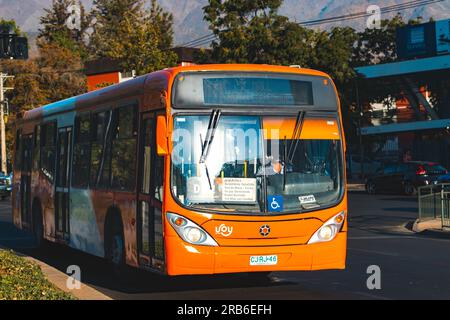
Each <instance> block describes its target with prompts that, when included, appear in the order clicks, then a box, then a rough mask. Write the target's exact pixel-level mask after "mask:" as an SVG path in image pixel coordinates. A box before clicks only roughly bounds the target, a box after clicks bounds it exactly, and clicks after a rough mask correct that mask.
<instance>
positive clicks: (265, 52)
mask: <svg viewBox="0 0 450 320" xmlns="http://www.w3.org/2000/svg"><path fill="white" fill-rule="evenodd" d="M281 3H282V1H281V0H262V1H252V0H244V1H242V0H210V1H209V5H207V6H205V7H204V8H203V10H204V13H205V20H206V21H207V22H208V23H209V24H210V26H209V29H210V30H211V31H212V32H213V33H214V34H215V35H216V37H217V39H218V40H216V41H213V43H212V53H211V56H210V57H209V58H210V59H212V60H213V61H215V62H221V63H275V62H276V61H278V60H280V59H279V58H280V56H283V53H281V52H280V51H282V50H283V49H284V48H285V47H286V46H285V44H286V42H284V41H283V40H284V39H282V38H281V35H286V33H290V34H291V35H292V34H293V33H295V32H292V30H293V29H295V30H298V28H295V27H294V25H292V24H289V22H288V19H287V18H286V17H284V16H281V15H278V9H279V7H280V6H281ZM286 56H287V55H286V54H285V53H284V57H286Z"/></svg>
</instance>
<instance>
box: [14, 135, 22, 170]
mask: <svg viewBox="0 0 450 320" xmlns="http://www.w3.org/2000/svg"><path fill="white" fill-rule="evenodd" d="M21 158H22V131H21V130H20V129H19V130H17V131H16V153H15V156H14V168H15V169H16V170H22V165H21Z"/></svg>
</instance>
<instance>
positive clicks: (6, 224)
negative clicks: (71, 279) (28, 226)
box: [0, 202, 112, 300]
mask: <svg viewBox="0 0 450 320" xmlns="http://www.w3.org/2000/svg"><path fill="white" fill-rule="evenodd" d="M32 247H33V240H32V237H31V235H30V234H28V233H26V232H24V231H21V230H18V229H17V228H15V227H14V225H13V224H12V222H11V207H10V206H9V205H7V204H6V203H5V202H1V203H0V249H3V250H14V253H16V254H17V255H19V256H21V257H23V258H25V259H26V260H29V261H32V262H34V263H36V264H37V265H39V267H40V268H41V270H42V272H43V273H44V274H45V276H46V277H47V279H48V280H49V281H50V282H52V283H53V284H54V285H55V286H56V287H58V288H59V289H61V290H63V291H65V292H69V293H71V294H73V295H74V296H75V297H77V298H78V299H80V300H112V299H111V298H110V297H108V296H106V295H104V294H103V293H101V292H99V291H97V290H95V289H94V288H92V287H90V286H88V285H86V284H83V283H82V284H81V288H80V289H74V290H70V289H68V288H67V285H66V283H67V279H68V275H67V274H65V273H64V272H61V271H60V270H58V269H56V268H54V267H52V266H50V265H48V264H46V263H45V262H43V261H40V260H38V259H35V258H33V257H30V256H28V255H26V254H24V253H22V252H20V251H21V248H24V249H30V248H32Z"/></svg>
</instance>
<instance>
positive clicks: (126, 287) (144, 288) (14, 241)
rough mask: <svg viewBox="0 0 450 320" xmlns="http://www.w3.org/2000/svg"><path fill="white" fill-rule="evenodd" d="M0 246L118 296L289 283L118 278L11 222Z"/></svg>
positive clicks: (135, 273) (241, 278)
mask: <svg viewBox="0 0 450 320" xmlns="http://www.w3.org/2000/svg"><path fill="white" fill-rule="evenodd" d="M0 235H1V236H0V247H3V248H6V249H12V250H14V251H16V252H18V253H22V254H25V255H28V256H31V257H33V258H35V259H38V260H40V261H42V262H44V263H46V264H48V265H50V266H52V267H54V268H56V269H58V270H59V271H61V272H64V273H65V272H66V270H67V268H68V267H69V266H70V265H77V266H79V267H80V269H81V276H82V279H81V280H82V282H83V283H86V284H88V285H92V286H94V287H98V288H104V289H107V290H110V291H112V292H113V293H114V292H115V291H116V293H117V294H119V295H120V294H121V293H123V294H139V293H158V292H175V291H191V290H207V289H213V288H214V289H230V288H251V287H259V286H264V287H267V286H282V285H289V284H291V283H290V282H287V281H283V282H276V281H272V280H271V278H267V279H261V278H256V277H255V278H252V277H249V276H247V275H246V274H237V275H236V274H235V275H214V276H179V277H170V278H169V277H164V276H162V275H158V274H154V273H151V272H149V271H143V270H137V269H132V268H130V270H129V272H128V273H127V275H126V277H124V278H120V279H118V278H117V276H115V275H114V273H113V272H112V270H111V267H110V266H109V264H108V263H107V262H106V261H105V260H104V259H102V258H98V257H95V256H92V255H89V254H86V253H83V252H80V251H77V250H74V249H71V248H68V247H65V246H62V245H58V244H53V243H47V244H46V245H45V248H44V249H40V250H38V249H36V248H35V246H34V244H33V239H32V236H31V235H30V234H29V233H27V232H25V231H22V230H19V229H17V228H16V227H15V226H14V225H12V224H11V223H9V222H0Z"/></svg>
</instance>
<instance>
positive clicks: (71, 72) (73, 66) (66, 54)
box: [36, 44, 86, 102]
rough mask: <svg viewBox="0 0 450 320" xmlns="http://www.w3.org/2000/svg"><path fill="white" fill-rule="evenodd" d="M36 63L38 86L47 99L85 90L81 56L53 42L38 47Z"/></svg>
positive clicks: (71, 94) (51, 100)
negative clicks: (38, 75)
mask: <svg viewBox="0 0 450 320" xmlns="http://www.w3.org/2000/svg"><path fill="white" fill-rule="evenodd" d="M39 51H40V56H39V57H38V58H37V59H36V63H37V65H38V67H39V72H40V86H41V88H42V90H44V92H45V94H46V97H47V100H48V101H50V102H55V101H59V100H63V99H66V98H69V97H73V96H77V95H80V94H82V93H85V92H86V76H85V75H84V73H83V62H82V60H81V58H80V57H79V56H78V55H77V54H76V53H73V52H72V51H70V49H67V48H63V47H60V46H58V45H55V44H44V45H42V46H41V48H40V50H39Z"/></svg>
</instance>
